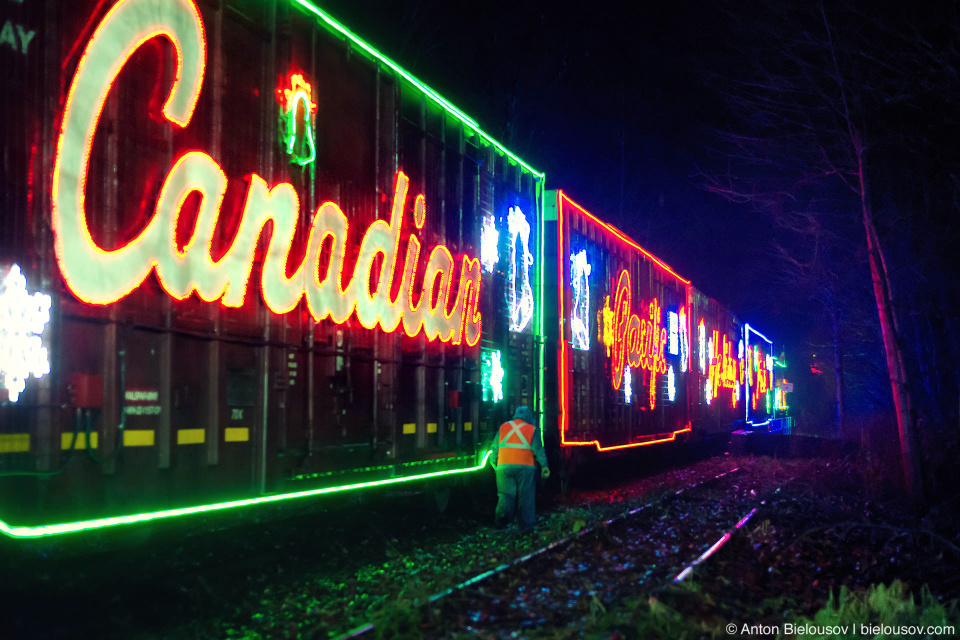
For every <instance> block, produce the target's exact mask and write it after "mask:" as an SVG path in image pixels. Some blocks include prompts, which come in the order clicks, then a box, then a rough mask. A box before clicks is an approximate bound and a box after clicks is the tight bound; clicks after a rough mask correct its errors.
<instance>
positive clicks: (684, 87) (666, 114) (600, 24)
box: [321, 0, 773, 331]
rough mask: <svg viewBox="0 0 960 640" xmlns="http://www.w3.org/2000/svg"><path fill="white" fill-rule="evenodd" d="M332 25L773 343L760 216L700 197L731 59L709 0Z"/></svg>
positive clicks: (375, 11)
mask: <svg viewBox="0 0 960 640" xmlns="http://www.w3.org/2000/svg"><path fill="white" fill-rule="evenodd" d="M321 6H323V7H324V8H325V9H326V10H327V11H329V12H330V13H331V14H332V15H333V16H334V17H337V18H338V19H340V20H341V21H342V22H343V23H344V24H345V25H347V26H348V27H349V28H351V29H353V30H354V31H355V32H356V33H358V34H359V35H360V36H361V37H364V38H365V39H367V40H368V41H369V42H371V43H372V44H374V46H377V47H378V48H380V49H381V50H382V51H383V52H384V53H386V54H387V55H388V56H390V57H392V58H393V59H394V60H396V61H397V62H399V63H400V64H401V65H403V66H405V67H406V68H407V69H409V70H411V71H412V72H413V73H414V74H416V75H417V76H418V77H420V78H421V79H422V80H423V81H425V82H426V83H427V84H429V85H431V86H432V87H433V88H434V89H436V90H437V91H439V92H440V93H441V94H442V95H444V96H445V97H447V98H448V99H450V100H451V101H452V102H453V103H454V104H456V105H458V106H460V107H461V108H462V109H463V110H464V111H465V112H466V113H467V114H469V115H471V116H472V117H474V118H475V119H476V120H478V122H480V124H481V125H482V126H483V127H484V128H485V129H486V130H487V131H488V132H490V133H491V134H492V135H494V136H495V137H496V138H497V139H499V140H501V141H502V142H504V143H505V144H506V145H507V146H508V147H510V148H511V149H513V150H514V151H516V152H517V153H518V154H519V155H520V156H521V157H523V158H524V159H525V160H527V161H528V162H529V163H531V164H532V165H533V166H534V167H536V168H538V169H539V170H541V171H544V172H545V173H546V174H547V188H549V189H556V188H562V189H564V191H566V192H567V193H568V194H569V195H570V196H571V197H573V198H574V199H575V200H577V201H578V202H580V203H581V204H582V205H583V206H585V207H586V208H587V209H589V210H591V211H592V212H593V213H595V214H597V215H599V216H600V217H601V218H603V219H605V220H607V221H610V222H612V223H613V224H615V225H617V226H618V227H620V228H621V229H623V230H624V231H625V232H627V233H628V234H629V235H631V236H632V237H634V238H635V239H636V240H637V241H639V242H640V243H641V244H642V245H644V246H645V247H646V248H647V249H648V250H650V251H651V252H653V253H655V254H656V255H658V256H659V257H661V258H662V259H663V260H664V261H666V262H667V263H668V264H670V265H671V266H673V267H674V268H675V269H676V270H677V271H678V272H679V273H680V274H681V275H684V276H685V277H687V278H690V279H692V280H693V282H694V284H695V285H696V286H697V287H699V288H700V289H701V290H702V291H704V292H705V293H707V294H708V295H710V296H711V297H714V298H716V299H717V300H719V301H721V302H722V303H724V304H725V305H727V306H729V307H731V308H732V309H734V310H735V311H737V312H739V313H741V314H743V315H744V316H745V317H746V318H747V319H748V320H751V321H753V322H755V323H756V324H757V325H758V326H763V327H765V328H766V329H767V330H768V331H773V327H771V326H769V325H770V324H771V322H770V321H767V320H766V318H765V313H764V306H765V305H767V304H768V303H767V301H765V300H758V299H757V298H756V297H755V296H753V295H752V291H753V290H754V289H755V288H756V287H760V286H763V283H762V278H761V279H759V280H758V278H757V272H758V271H759V269H758V265H759V264H761V263H762V262H763V260H764V259H765V257H764V252H765V249H766V247H765V243H766V237H767V236H768V235H769V231H768V225H767V222H766V221H765V219H764V217H763V216H761V215H759V214H757V213H754V212H752V211H750V210H749V209H747V208H744V207H738V206H734V205H730V204H728V203H727V202H725V201H723V200H722V199H720V198H718V197H716V196H713V195H711V194H707V193H705V192H703V191H701V190H700V189H699V188H698V177H697V175H696V174H697V171H698V166H699V163H700V157H701V156H702V155H703V153H704V145H703V142H702V132H703V127H704V124H705V123H706V122H708V121H709V120H710V118H711V116H712V115H714V114H716V113H717V111H718V109H719V107H718V106H717V105H716V104H712V100H713V99H712V98H711V95H710V94H709V92H707V91H706V90H705V89H704V85H703V79H702V77H701V74H700V70H701V69H702V68H703V66H704V64H703V63H704V60H705V59H709V58H710V57H711V56H713V55H714V54H715V52H716V51H717V50H718V49H719V48H721V47H722V44H723V43H722V39H721V38H720V37H719V35H718V34H717V32H716V29H715V28H714V26H715V22H716V16H715V15H712V14H711V10H710V9H706V8H705V7H704V6H703V3H700V2H691V1H689V0H681V1H680V2H672V3H652V2H651V3H637V4H636V5H633V6H632V7H631V8H629V9H626V8H625V5H624V4H623V3H619V2H608V1H606V0H603V1H600V2H591V3H564V2H552V3H530V2H505V1H502V0H494V1H493V2H486V3H481V4H475V3H469V4H468V3H460V2H452V3H451V2H440V1H438V0H424V1H420V2H409V1H396V0H390V1H387V2H377V1H374V0H330V1H327V2H323V3H322V5H321Z"/></svg>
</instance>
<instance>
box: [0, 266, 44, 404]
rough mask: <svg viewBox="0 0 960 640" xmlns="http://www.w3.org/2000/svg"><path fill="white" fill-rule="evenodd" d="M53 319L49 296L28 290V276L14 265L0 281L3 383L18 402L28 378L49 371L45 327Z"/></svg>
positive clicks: (0, 371) (0, 378)
mask: <svg viewBox="0 0 960 640" xmlns="http://www.w3.org/2000/svg"><path fill="white" fill-rule="evenodd" d="M49 321H50V296H49V295H47V294H45V293H33V294H29V293H27V279H26V278H24V277H23V274H22V273H21V272H20V267H19V265H16V264H15V265H13V266H12V267H10V270H9V271H8V272H7V275H6V276H5V277H4V278H3V282H0V387H2V388H4V389H6V390H7V394H8V395H9V397H10V402H16V401H17V400H18V399H19V398H20V394H21V393H22V392H23V390H24V389H25V388H26V382H27V378H29V377H30V376H31V375H32V376H33V377H34V378H38V379H39V378H41V377H42V376H44V375H46V374H48V373H50V360H49V358H48V356H47V348H46V347H45V346H43V338H42V334H43V328H44V327H45V326H46V324H47V322H49Z"/></svg>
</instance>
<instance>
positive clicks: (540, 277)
mask: <svg viewBox="0 0 960 640" xmlns="http://www.w3.org/2000/svg"><path fill="white" fill-rule="evenodd" d="M536 188H537V194H536V197H537V199H538V200H539V205H540V206H539V209H540V233H539V234H537V257H538V258H539V262H538V263H537V265H538V266H537V287H538V288H539V290H540V291H539V294H538V297H539V304H538V305H537V334H538V335H537V338H538V340H539V341H540V357H539V363H538V370H537V374H538V376H539V378H540V379H539V380H538V383H537V386H538V389H539V394H538V396H537V411H538V413H539V418H540V444H541V445H542V444H543V432H544V429H543V426H544V424H543V417H544V415H543V414H544V406H545V402H544V397H543V394H544V378H545V377H546V376H545V371H544V368H543V362H544V349H545V348H546V338H545V336H544V331H543V326H544V315H545V314H544V307H543V293H544V288H545V285H544V273H543V265H544V264H546V257H545V256H544V247H545V246H546V238H545V234H546V232H547V224H546V216H547V209H546V202H547V200H546V198H545V197H544V189H543V183H538V184H537V187H536Z"/></svg>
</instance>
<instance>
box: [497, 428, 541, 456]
mask: <svg viewBox="0 0 960 640" xmlns="http://www.w3.org/2000/svg"><path fill="white" fill-rule="evenodd" d="M533 430H534V426H533V425H532V424H527V423H526V422H524V421H523V420H520V419H519V418H516V419H513V420H511V421H510V422H504V423H503V424H502V425H500V440H499V449H498V450H497V464H522V465H526V466H529V467H532V466H534V465H533V444H531V443H532V442H533Z"/></svg>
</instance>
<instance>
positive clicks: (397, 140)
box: [0, 0, 543, 536]
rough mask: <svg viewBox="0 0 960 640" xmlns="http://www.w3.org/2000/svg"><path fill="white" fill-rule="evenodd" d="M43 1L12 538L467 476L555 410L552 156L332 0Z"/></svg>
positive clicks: (4, 451)
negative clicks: (446, 86)
mask: <svg viewBox="0 0 960 640" xmlns="http://www.w3.org/2000/svg"><path fill="white" fill-rule="evenodd" d="M45 7H46V5H44V4H43V3H35V2H34V3H23V4H20V5H17V6H13V5H11V7H10V8H9V9H10V11H11V13H12V15H13V17H12V18H11V19H12V20H13V21H14V22H16V23H17V24H18V25H20V26H22V27H23V30H24V33H30V34H33V36H32V40H31V42H32V44H29V46H28V45H27V43H26V42H25V43H24V46H23V47H22V50H18V51H17V52H16V55H12V54H11V53H10V52H9V51H7V50H6V49H7V48H6V47H5V48H4V54H3V55H4V56H5V57H4V64H5V65H6V66H7V67H8V71H9V76H10V77H11V81H10V82H9V83H8V84H6V85H5V91H4V96H3V98H0V100H2V101H3V104H4V113H5V114H6V115H5V117H4V118H3V119H2V120H0V128H2V134H3V147H4V154H5V155H4V157H5V162H4V167H5V169H4V171H5V174H4V181H3V183H2V185H0V190H2V194H0V196H2V202H3V216H4V220H3V222H4V224H3V225H2V229H0V262H2V265H3V268H2V270H0V278H3V290H2V292H3V300H4V303H5V304H6V305H8V310H7V309H5V310H4V312H5V313H6V315H4V316H3V318H4V323H5V324H4V326H3V340H4V347H5V349H6V351H5V352H4V356H3V357H4V360H3V378H2V386H3V390H2V391H0V394H2V395H3V398H2V400H3V406H2V407H0V528H2V529H3V531H5V532H6V533H8V534H11V535H15V536H37V535H44V534H50V533H61V532H69V531H75V530H79V529H85V528H96V527H101V526H107V525H112V524H118V523H121V522H133V521H137V520H149V519H152V518H155V517H165V516H170V515H178V514H185V513H193V512H203V511H207V510H210V509H222V508H226V507H228V506H232V505H235V504H251V503H256V502H264V501H276V500H282V499H284V498H290V497H295V496H304V495H311V494H318V493H324V492H328V491H333V490H337V491H340V490H345V489H349V488H351V487H354V486H369V485H371V484H377V483H381V482H397V481H399V480H404V479H410V478H418V479H437V480H438V481H439V480H440V479H443V480H444V481H446V480H448V479H449V478H450V476H451V475H453V474H458V473H464V472H467V471H471V470H476V469H479V468H480V467H479V464H480V462H481V461H482V455H483V453H484V450H485V447H484V445H485V444H486V441H487V440H489V438H490V437H491V432H492V429H495V428H496V427H497V426H498V425H499V424H500V422H501V421H503V420H505V419H507V418H509V417H510V415H509V414H510V411H512V408H513V407H515V406H516V405H518V404H528V405H530V406H532V407H534V409H535V410H536V411H540V410H541V406H542V397H541V395H540V382H541V378H540V373H539V372H540V370H541V359H542V357H543V349H542V347H543V340H542V339H541V335H542V330H541V328H542V300H541V299H540V293H541V292H542V290H543V288H542V282H541V276H542V265H543V260H542V255H541V254H542V243H543V238H542V230H541V226H542V224H541V223H542V217H541V211H542V206H543V201H542V198H543V174H541V173H539V172H537V171H535V170H533V169H532V168H531V167H530V166H529V165H527V164H526V163H525V162H523V161H522V160H521V159H520V158H518V157H517V156H515V155H514V154H512V153H511V152H510V151H508V150H507V149H505V148H504V147H503V146H502V145H500V144H499V143H497V142H496V141H495V140H493V139H492V138H491V137H490V136H488V135H487V134H486V133H484V132H483V131H482V130H480V129H479V127H478V126H477V125H476V123H475V122H474V121H473V120H471V119H470V118H468V117H467V116H465V115H463V114H462V112H460V111H459V110H458V109H457V108H456V107H454V106H453V105H451V104H450V103H449V102H447V101H446V100H444V99H443V98H442V97H440V96H439V95H438V94H436V93H435V92H434V91H433V90H431V89H430V88H429V87H427V86H425V85H423V84H422V83H420V82H419V81H417V80H416V79H415V78H413V77H412V76H411V75H410V74H408V73H407V72H406V71H404V70H402V69H401V68H399V67H398V66H397V65H396V64H394V63H393V62H392V61H390V60H389V59H388V58H386V57H385V56H383V55H381V54H380V53H379V52H377V51H376V50H374V49H373V48H372V47H371V46H370V45H369V44H367V43H365V42H363V41H362V40H360V39H359V38H358V37H356V36H354V35H353V34H351V33H350V32H348V31H347V30H346V29H345V28H344V27H342V26H341V25H340V24H339V23H337V22H335V21H334V20H333V19H332V18H330V17H329V16H327V15H326V14H324V13H323V12H322V11H321V10H320V9H318V8H316V7H315V6H313V5H312V4H311V3H309V2H296V3H294V2H289V3H288V2H277V3H273V2H249V1H241V0H237V1H232V0H228V1H227V2H224V3H202V2H197V1H196V0H172V1H170V2H166V3H162V4H158V3H155V2H151V1H148V0H122V1H120V2H117V3H102V2H94V1H92V0H91V1H89V2H75V3H66V4H58V5H57V6H56V9H55V11H54V12H53V13H50V12H46V11H45ZM6 159H10V160H11V162H10V163H9V168H7V167H8V164H7V162H6ZM11 318H12V319H11ZM238 500H239V501H240V502H231V501H238ZM48 525H49V526H48Z"/></svg>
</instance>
